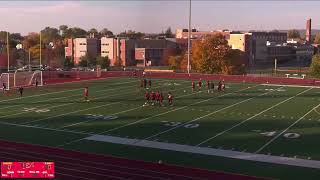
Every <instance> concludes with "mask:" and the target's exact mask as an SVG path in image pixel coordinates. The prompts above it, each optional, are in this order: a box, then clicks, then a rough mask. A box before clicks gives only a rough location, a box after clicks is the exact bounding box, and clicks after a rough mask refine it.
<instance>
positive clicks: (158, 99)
mask: <svg viewBox="0 0 320 180" xmlns="http://www.w3.org/2000/svg"><path fill="white" fill-rule="evenodd" d="M156 102H157V104H158V105H159V104H160V93H159V91H157V92H156Z"/></svg>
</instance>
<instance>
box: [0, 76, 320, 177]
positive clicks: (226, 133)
mask: <svg viewBox="0 0 320 180" xmlns="http://www.w3.org/2000/svg"><path fill="white" fill-rule="evenodd" d="M152 81H153V84H152V88H151V89H149V90H153V91H158V90H159V91H162V92H163V93H164V94H166V93H168V92H169V91H170V92H171V93H172V94H173V95H174V97H175V98H174V105H173V106H168V105H167V100H166V99H165V106H163V107H160V106H143V104H144V102H145V99H144V92H145V90H144V89H142V88H140V86H139V85H140V79H138V78H110V79H106V80H95V81H83V82H76V83H65V84H58V85H48V86H44V87H39V88H37V89H36V88H30V89H25V92H24V96H23V97H22V98H19V97H18V95H17V92H15V91H11V92H10V93H9V94H6V95H1V100H0V136H1V139H5V140H10V141H16V142H26V143H33V144H41V145H46V146H54V147H60V148H66V149H73V150H80V151H88V152H94V153H99V154H108V155H115V156H121V157H127V158H132V159H141V160H147V161H158V160H162V161H163V162H166V163H172V164H178V165H182V166H192V167H199V168H207V169H215V170H222V171H227V172H235V173H243V174H248V175H254V176H263V177H270V178H280V179H301V178H302V177H308V178H307V179H315V178H316V177H320V151H319V149H318V148H320V143H319V138H320V89H319V88H313V87H302V86H301V87H298V86H276V85H262V84H250V83H230V82H226V91H225V92H217V91H215V92H214V93H209V94H208V93H207V91H206V87H203V90H202V91H196V92H192V91H191V82H190V81H189V80H172V79H152ZM85 86H88V87H89V99H90V101H89V102H84V101H83V97H82V94H83V87H85ZM284 157H289V159H288V158H284ZM288 164H291V165H294V166H289V165H288ZM298 166H299V167H298ZM285 171H290V173H285ZM309 177H310V178H309Z"/></svg>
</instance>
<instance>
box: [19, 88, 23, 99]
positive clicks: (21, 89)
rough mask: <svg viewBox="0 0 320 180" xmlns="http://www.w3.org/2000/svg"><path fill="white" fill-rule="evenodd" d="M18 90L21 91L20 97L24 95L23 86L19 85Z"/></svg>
mask: <svg viewBox="0 0 320 180" xmlns="http://www.w3.org/2000/svg"><path fill="white" fill-rule="evenodd" d="M18 91H19V93H20V97H22V95H23V87H22V86H21V87H19V89H18Z"/></svg>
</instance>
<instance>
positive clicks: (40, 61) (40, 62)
mask: <svg viewBox="0 0 320 180" xmlns="http://www.w3.org/2000/svg"><path fill="white" fill-rule="evenodd" d="M41 41H42V40H41V31H40V60H39V69H40V70H41V64H42V59H41V58H42V54H41V50H42V42H41Z"/></svg>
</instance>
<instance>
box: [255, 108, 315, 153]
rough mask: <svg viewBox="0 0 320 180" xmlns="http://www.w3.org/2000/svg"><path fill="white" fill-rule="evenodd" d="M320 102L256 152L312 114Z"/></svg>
mask: <svg viewBox="0 0 320 180" xmlns="http://www.w3.org/2000/svg"><path fill="white" fill-rule="evenodd" d="M319 106H320V104H318V105H316V106H315V107H313V108H312V109H311V110H310V111H308V112H307V113H305V114H304V115H303V116H301V117H300V118H299V119H298V120H296V121H295V122H294V123H292V124H291V125H290V126H289V127H287V128H286V129H285V130H283V131H282V132H281V133H279V134H278V135H276V136H275V137H273V138H272V139H271V140H270V141H268V142H267V143H266V144H264V145H263V146H262V147H261V148H259V149H258V150H257V151H256V152H255V153H259V152H261V151H262V150H263V149H264V148H266V147H267V146H268V145H269V144H271V143H272V142H273V141H274V140H276V139H277V138H278V137H280V136H281V135H282V134H284V133H285V132H286V131H288V130H289V129H290V128H291V127H292V126H294V125H296V124H297V123H298V122H299V121H301V120H302V119H303V118H304V117H306V116H307V115H308V114H310V113H311V112H312V111H313V110H315V109H316V108H318V107H319Z"/></svg>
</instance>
